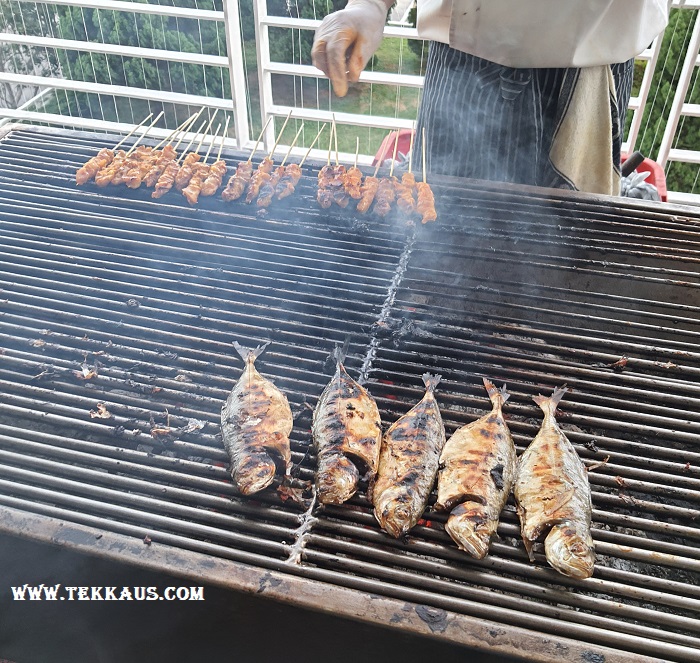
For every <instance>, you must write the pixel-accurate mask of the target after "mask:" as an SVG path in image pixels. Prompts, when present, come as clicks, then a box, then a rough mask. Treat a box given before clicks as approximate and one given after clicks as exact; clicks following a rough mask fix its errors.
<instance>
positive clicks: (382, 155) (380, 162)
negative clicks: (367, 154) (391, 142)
mask: <svg viewBox="0 0 700 663" xmlns="http://www.w3.org/2000/svg"><path fill="white" fill-rule="evenodd" d="M385 156H386V148H384V149H383V150H382V153H381V155H380V156H379V159H377V166H376V168H375V169H374V175H372V177H376V176H377V173H378V172H379V167H380V166H381V165H382V163H384V157H385Z"/></svg>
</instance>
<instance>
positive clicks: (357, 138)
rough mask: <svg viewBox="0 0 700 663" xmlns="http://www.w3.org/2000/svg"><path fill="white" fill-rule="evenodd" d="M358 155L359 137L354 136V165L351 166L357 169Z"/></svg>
mask: <svg viewBox="0 0 700 663" xmlns="http://www.w3.org/2000/svg"><path fill="white" fill-rule="evenodd" d="M359 154H360V137H359V136H355V163H354V164H353V166H354V167H355V168H357V157H358V156H359Z"/></svg>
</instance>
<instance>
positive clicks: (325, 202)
mask: <svg viewBox="0 0 700 663" xmlns="http://www.w3.org/2000/svg"><path fill="white" fill-rule="evenodd" d="M334 129H335V121H334V122H333V123H331V135H330V136H329V137H328V160H327V161H326V165H325V166H323V168H321V170H319V171H318V191H317V192H316V200H317V201H318V204H319V205H320V206H321V208H322V209H328V208H330V206H331V205H332V204H333V191H332V190H331V187H330V184H331V182H332V181H333V174H334V168H333V166H331V153H332V149H333V134H334Z"/></svg>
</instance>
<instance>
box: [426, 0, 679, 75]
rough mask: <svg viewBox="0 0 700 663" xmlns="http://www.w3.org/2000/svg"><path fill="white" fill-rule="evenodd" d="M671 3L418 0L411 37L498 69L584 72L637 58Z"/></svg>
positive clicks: (658, 29)
mask: <svg viewBox="0 0 700 663" xmlns="http://www.w3.org/2000/svg"><path fill="white" fill-rule="evenodd" d="M671 1H672V0H418V12H417V14H418V34H419V35H420V36H421V37H422V38H423V39H430V40H433V41H439V42H442V43H445V44H449V45H450V46H451V47H452V48H455V49H457V50H459V51H464V52H465V53H470V54H471V55H476V56H477V57H480V58H484V59H485V60H490V61H491V62H496V63H497V64H501V65H504V66H506V67H515V68H519V67H533V68H534V67H592V66H596V65H606V64H613V63H616V62H625V61H626V60H629V59H630V58H632V57H634V56H635V55H639V53H641V52H642V51H643V50H644V49H646V48H647V47H648V46H649V44H651V42H652V41H653V40H654V38H655V37H656V36H657V35H658V34H659V33H661V32H662V31H663V29H664V28H665V27H666V24H667V23H668V12H669V8H670V5H671Z"/></svg>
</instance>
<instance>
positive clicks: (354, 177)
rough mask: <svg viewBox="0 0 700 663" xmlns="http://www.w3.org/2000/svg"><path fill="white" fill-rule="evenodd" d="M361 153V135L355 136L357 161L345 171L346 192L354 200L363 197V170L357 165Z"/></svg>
mask: <svg viewBox="0 0 700 663" xmlns="http://www.w3.org/2000/svg"><path fill="white" fill-rule="evenodd" d="M359 154H360V137H359V136H356V138H355V161H354V163H353V165H352V166H350V168H348V170H347V172H346V173H345V179H344V187H345V193H346V194H347V195H348V196H350V198H352V199H353V200H360V198H361V197H362V171H361V170H360V169H359V168H358V167H357V159H358V156H359Z"/></svg>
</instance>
